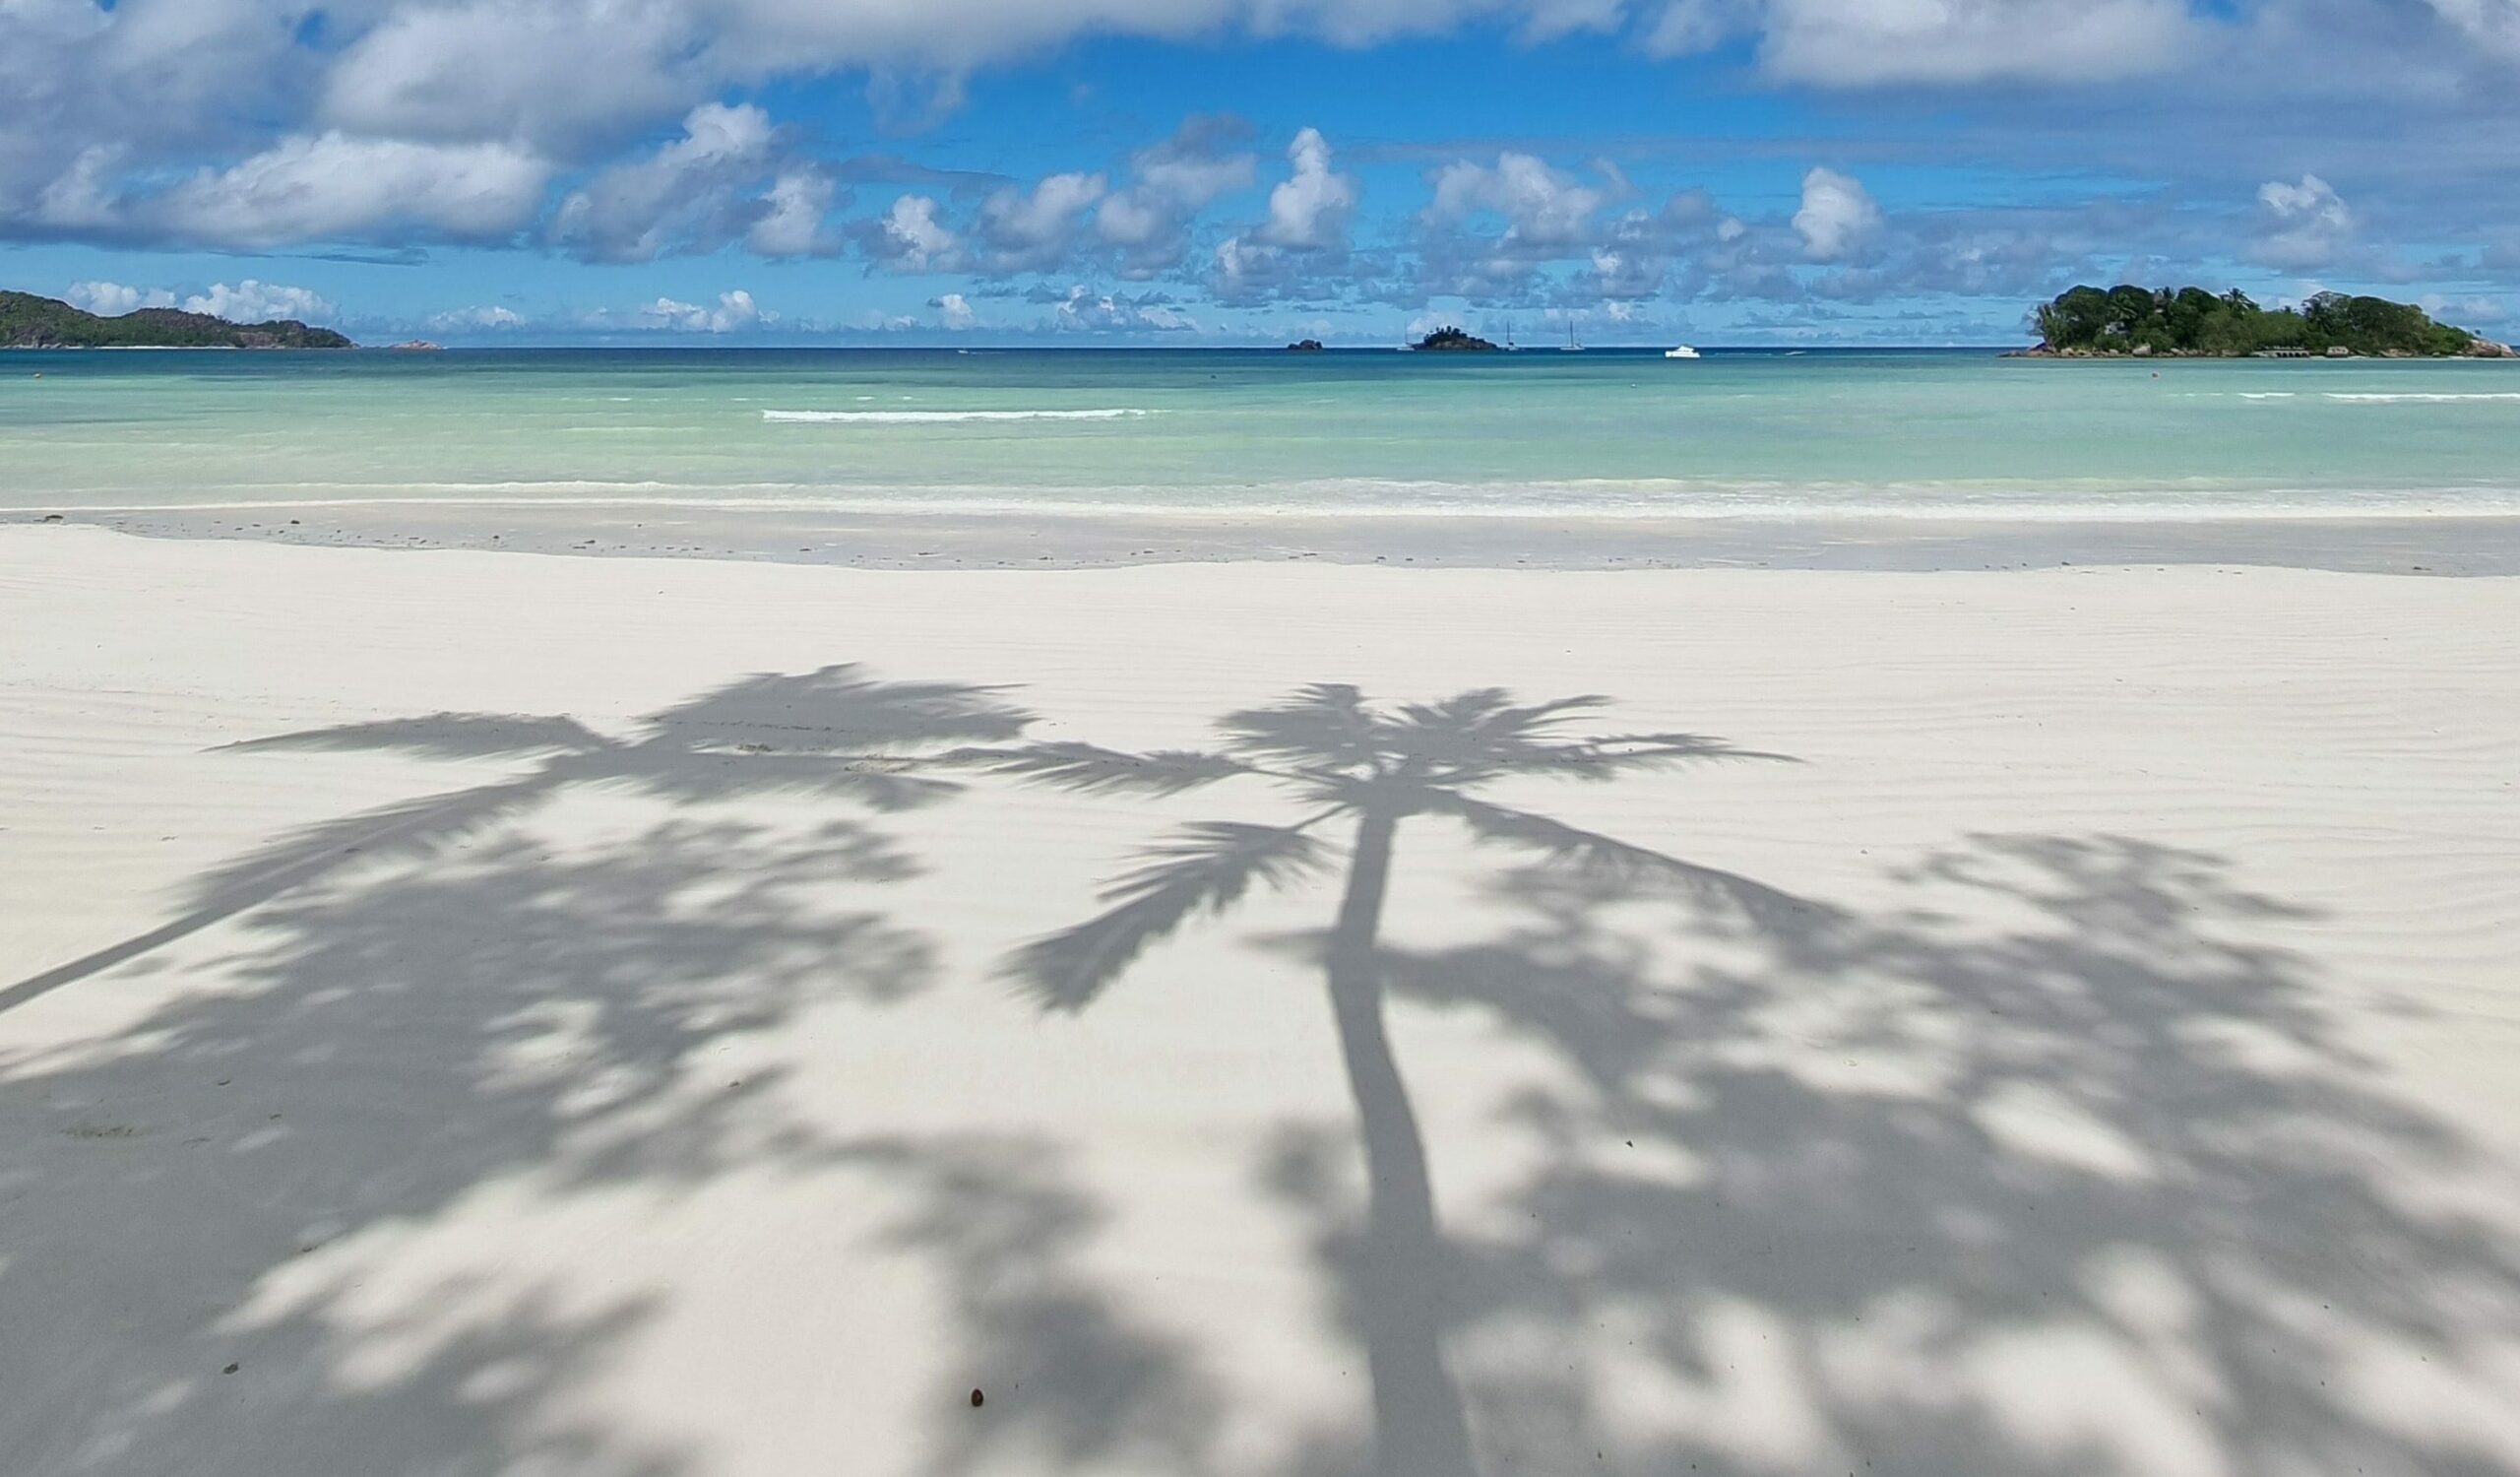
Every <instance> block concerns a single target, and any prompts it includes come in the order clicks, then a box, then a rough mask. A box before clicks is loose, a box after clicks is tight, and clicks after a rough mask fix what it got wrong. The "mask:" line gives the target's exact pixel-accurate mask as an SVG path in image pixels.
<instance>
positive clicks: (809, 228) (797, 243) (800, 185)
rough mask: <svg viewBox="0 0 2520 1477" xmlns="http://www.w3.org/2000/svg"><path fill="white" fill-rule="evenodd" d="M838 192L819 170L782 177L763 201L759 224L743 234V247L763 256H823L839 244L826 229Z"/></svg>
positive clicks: (775, 182) (803, 170) (801, 171)
mask: <svg viewBox="0 0 2520 1477" xmlns="http://www.w3.org/2000/svg"><path fill="white" fill-rule="evenodd" d="M838 197H839V189H838V187H837V186H836V185H834V184H833V183H832V180H831V176H829V175H827V174H825V173H823V172H822V171H820V170H818V169H811V168H798V169H792V170H790V171H788V173H785V174H782V175H780V176H779V178H778V179H777V180H775V181H774V182H773V183H772V184H771V186H770V193H769V194H768V195H765V196H763V197H762V204H763V206H764V207H765V210H764V211H763V214H762V217H761V219H760V220H758V221H755V222H754V223H753V225H752V229H751V230H749V231H746V232H745V233H744V244H745V245H747V246H749V247H751V248H752V249H753V250H754V251H756V252H758V253H759V254H761V255H763V256H770V257H787V256H822V255H825V254H827V253H829V252H832V251H834V250H837V249H838V246H839V243H838V242H837V241H836V240H835V239H834V238H833V237H832V235H831V234H830V232H828V231H826V230H824V229H823V221H824V218H826V217H828V216H829V215H830V214H831V209H832V206H833V205H834V204H835V203H836V202H837V200H838Z"/></svg>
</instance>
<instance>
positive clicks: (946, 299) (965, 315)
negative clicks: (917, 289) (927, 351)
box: [927, 292, 980, 333]
mask: <svg viewBox="0 0 2520 1477" xmlns="http://www.w3.org/2000/svg"><path fill="white" fill-rule="evenodd" d="M927 305H928V306H929V307H932V308H934V309H936V326H937V327H939V328H943V329H950V330H952V331H953V332H955V333H962V332H963V331H965V330H966V329H970V328H972V327H974V326H976V325H977V324H978V322H979V321H980V317H979V314H977V313H976V312H974V311H972V304H971V300H970V299H969V298H967V297H965V296H964V295H963V294H962V293H960V292H948V293H946V294H944V295H943V296H941V297H931V298H929V299H928V302H927Z"/></svg>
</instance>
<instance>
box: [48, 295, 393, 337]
mask: <svg viewBox="0 0 2520 1477" xmlns="http://www.w3.org/2000/svg"><path fill="white" fill-rule="evenodd" d="M357 347H358V346H357V345H355V344H352V343H351V342H350V341H349V340H347V339H346V338H344V337H342V336H341V335H340V334H337V333H335V332H333V331H332V330H331V329H329V328H308V327H307V326H306V325H305V324H303V323H300V322H298V321H297V320H296V319H294V318H283V319H278V320H276V321H273V322H270V323H230V322H228V321H227V320H226V319H224V318H214V317H212V316H211V315H209V314H208V313H187V312H182V311H179V310H177V309H175V308H142V309H140V310H139V311H138V312H135V313H125V314H123V315H122V316H121V317H119V318H99V317H97V316H96V315H95V313H90V312H84V311H82V310H80V309H78V308H75V307H72V306H71V305H70V304H69V303H66V302H63V301H60V300H59V299H57V298H52V297H37V296H35V295H34V294H33V293H32V292H0V349H355V348H357Z"/></svg>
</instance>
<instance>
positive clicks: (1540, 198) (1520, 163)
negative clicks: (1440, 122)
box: [1426, 151, 1608, 249]
mask: <svg viewBox="0 0 2520 1477" xmlns="http://www.w3.org/2000/svg"><path fill="white" fill-rule="evenodd" d="M1607 198H1608V196H1607V194H1606V193H1605V192H1604V191H1602V190H1599V189H1595V188H1593V187H1591V186H1589V185H1586V184H1583V183H1581V182H1580V181H1578V180H1577V179H1576V178H1575V177H1574V176H1573V175H1570V174H1566V173H1563V172H1561V171H1559V170H1557V169H1554V168H1551V167H1550V166H1549V164H1548V163H1547V162H1546V161H1544V160H1541V159H1538V158H1536V157H1534V156H1532V155H1529V154H1516V153H1512V152H1510V151H1509V152H1507V153H1504V154H1500V155H1498V156H1497V157H1496V162H1495V163H1493V164H1480V163H1473V162H1471V161H1467V160H1465V161H1458V162H1455V163H1450V164H1446V165H1444V166H1443V167H1442V168H1441V169H1438V170H1436V171H1435V176H1434V200H1433V201H1432V203H1430V204H1429V205H1428V206H1427V207H1426V217H1427V219H1429V220H1431V221H1459V220H1461V219H1463V218H1465V217H1468V216H1471V215H1474V214H1477V213H1479V212H1482V211H1484V212H1492V213H1493V214H1496V215H1499V216H1502V217H1504V218H1505V220H1506V222H1507V223H1508V224H1507V225H1506V229H1505V237H1504V240H1505V243H1506V244H1507V245H1508V246H1513V245H1520V246H1523V247H1533V248H1560V249H1562V248H1566V247H1571V246H1578V245H1581V244H1583V242H1584V241H1585V240H1586V238H1587V236H1588V235H1589V233H1590V228H1591V225H1592V221H1593V213H1594V212H1596V211H1598V210H1600V209H1601V208H1602V204H1603V202H1604V201H1605V200H1607Z"/></svg>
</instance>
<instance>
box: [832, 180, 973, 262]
mask: <svg viewBox="0 0 2520 1477" xmlns="http://www.w3.org/2000/svg"><path fill="white" fill-rule="evenodd" d="M936 211H937V206H936V201H935V199H934V197H932V196H927V195H904V196H903V197H901V198H900V199H899V200H896V201H894V202H893V207H892V209H891V210H888V211H886V212H885V213H884V214H883V215H881V216H879V217H877V218H876V219H874V220H872V221H861V222H859V223H857V225H855V226H853V227H852V228H851V229H852V232H853V234H855V236H856V237H857V242H858V246H859V248H860V249H861V250H863V251H864V252H865V253H866V255H867V256H869V257H871V258H872V259H874V260H876V261H878V262H884V263H887V264H889V265H890V266H892V267H893V268H894V269H895V270H896V271H901V272H935V271H946V270H950V269H951V268H952V267H953V266H954V265H955V264H956V262H957V260H958V258H959V257H960V255H961V251H962V239H961V238H960V237H959V236H957V235H955V234H954V232H953V230H952V228H951V227H949V226H947V225H945V223H944V222H942V221H940V220H938V219H937V216H936Z"/></svg>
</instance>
